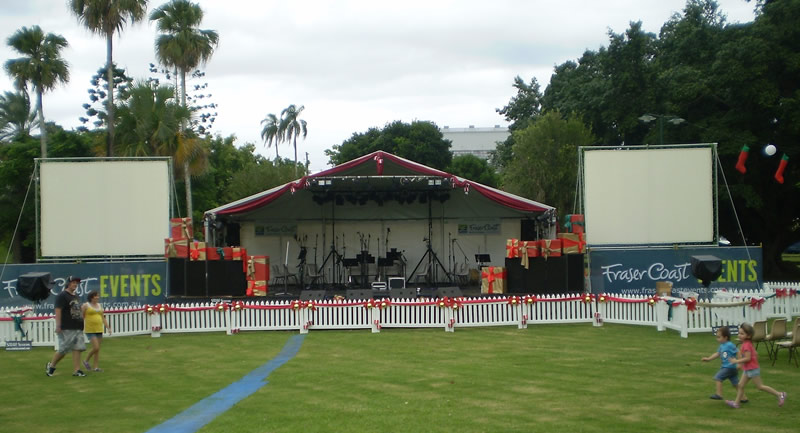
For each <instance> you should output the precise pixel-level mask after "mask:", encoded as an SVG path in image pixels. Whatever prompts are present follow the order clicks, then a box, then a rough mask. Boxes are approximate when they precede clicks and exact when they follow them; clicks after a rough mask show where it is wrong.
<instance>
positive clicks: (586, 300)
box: [581, 293, 594, 304]
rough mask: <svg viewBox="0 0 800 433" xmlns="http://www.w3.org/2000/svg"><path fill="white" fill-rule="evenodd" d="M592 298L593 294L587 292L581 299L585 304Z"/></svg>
mask: <svg viewBox="0 0 800 433" xmlns="http://www.w3.org/2000/svg"><path fill="white" fill-rule="evenodd" d="M592 299H594V295H592V294H591V293H587V294H586V295H584V296H583V298H582V299H581V300H582V301H583V302H584V303H585V304H588V303H589V302H592Z"/></svg>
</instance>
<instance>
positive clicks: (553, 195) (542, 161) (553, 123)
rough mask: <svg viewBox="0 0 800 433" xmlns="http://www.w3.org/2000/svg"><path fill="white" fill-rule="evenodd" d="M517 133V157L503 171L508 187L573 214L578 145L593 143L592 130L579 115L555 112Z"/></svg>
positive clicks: (505, 184) (515, 133)
mask: <svg viewBox="0 0 800 433" xmlns="http://www.w3.org/2000/svg"><path fill="white" fill-rule="evenodd" d="M514 136H515V140H514V141H515V143H514V155H516V157H515V158H514V159H513V160H512V161H511V163H510V164H509V165H508V167H507V169H506V171H505V172H504V174H503V177H504V179H503V185H504V187H505V189H506V190H507V191H509V192H512V193H515V194H519V195H521V196H523V197H527V198H530V199H532V200H537V201H540V202H542V203H548V204H550V205H552V206H555V207H556V209H559V210H561V211H562V212H565V213H572V210H574V207H575V206H574V204H575V200H574V197H575V183H576V181H577V176H576V174H577V172H578V147H580V146H588V145H590V144H592V141H593V140H594V137H593V136H592V134H591V132H590V131H589V129H588V128H587V127H586V126H585V125H584V124H583V122H582V121H581V120H580V119H579V118H578V117H577V116H574V115H572V116H569V117H568V118H566V119H564V118H562V117H561V115H560V114H559V113H558V112H557V111H551V112H548V113H546V114H544V115H543V116H541V117H540V118H539V119H538V120H537V121H536V122H535V123H533V124H532V125H530V126H528V127H527V128H525V129H522V130H518V131H515V132H514Z"/></svg>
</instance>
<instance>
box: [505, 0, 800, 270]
mask: <svg viewBox="0 0 800 433" xmlns="http://www.w3.org/2000/svg"><path fill="white" fill-rule="evenodd" d="M758 5H759V7H760V8H761V9H760V13H759V14H758V16H757V17H756V19H755V21H754V22H752V23H748V24H740V25H728V24H727V23H726V20H725V17H724V15H723V13H722V11H720V10H719V9H718V6H717V4H716V3H715V2H713V1H711V0H689V1H688V2H687V4H686V7H685V9H684V11H683V13H682V14H675V15H674V16H673V17H672V18H671V19H670V20H669V21H668V22H666V23H665V24H664V25H663V26H662V28H661V31H660V33H659V34H658V35H655V34H652V33H647V32H645V31H643V29H642V25H641V23H639V22H634V23H631V25H630V27H629V28H628V29H626V30H625V31H624V32H622V33H619V34H618V33H614V32H613V31H609V44H608V46H607V47H602V48H600V49H598V50H596V51H594V50H587V51H586V52H584V53H583V55H582V56H581V57H580V58H579V59H578V60H577V61H567V62H565V63H563V64H561V65H557V66H556V67H555V70H554V73H553V75H552V77H551V79H550V84H549V85H548V86H547V89H545V92H544V95H543V96H542V97H541V104H542V107H541V111H542V113H548V112H554V111H558V112H560V113H561V115H563V116H569V115H576V116H578V118H579V119H581V120H582V121H583V122H584V123H585V124H586V125H588V127H589V129H590V130H591V132H592V134H593V135H594V136H595V137H596V140H595V141H594V144H598V145H622V144H628V145H637V144H656V143H659V142H661V141H662V140H663V142H664V143H718V155H719V163H720V164H719V167H720V168H721V170H722V173H721V174H722V175H720V176H719V177H718V178H719V182H720V183H719V185H718V191H719V203H720V206H719V226H720V234H721V235H723V236H725V237H727V238H728V239H730V240H731V241H732V242H734V244H739V245H741V244H743V243H745V242H746V243H747V244H748V245H758V244H761V245H763V248H764V250H763V251H764V265H765V266H764V269H765V274H766V277H767V278H775V279H777V278H785V277H786V276H787V275H786V274H787V273H789V272H791V271H792V268H790V267H785V266H783V263H782V262H781V259H780V253H781V252H782V251H783V250H784V249H785V248H786V247H787V246H788V245H790V244H792V243H794V242H797V241H799V240H800V200H795V199H794V198H793V197H797V195H798V193H799V192H800V191H799V190H798V189H800V183H799V182H798V175H799V174H800V168H798V165H797V163H796V162H795V160H796V159H798V158H800V124H798V122H797V121H796V119H798V118H800V49H798V41H800V27H799V26H797V25H796V24H797V22H800V0H781V1H772V2H763V4H762V3H761V2H759V3H758ZM535 84H536V83H535V81H534V82H532V83H531V84H530V85H525V84H524V82H522V80H520V79H519V78H517V79H516V80H515V84H514V87H516V88H517V89H518V94H517V96H515V97H514V98H512V100H511V101H510V103H509V105H508V106H506V107H504V108H503V110H502V111H501V114H504V115H506V117H507V120H509V121H512V122H514V123H512V126H513V127H514V128H515V129H523V128H524V127H528V125H529V124H534V125H535V124H536V123H537V122H539V121H540V120H539V118H541V114H539V115H537V114H536V112H537V108H538V105H537V104H538V103H539V101H540V99H539V98H536V86H535ZM520 104H522V105H526V104H527V105H531V109H530V110H527V111H526V110H524V109H523V108H524V107H517V106H516V105H520ZM531 113H533V114H531ZM645 114H649V115H651V116H653V117H655V118H656V119H657V121H656V122H651V123H645V122H643V121H642V120H641V119H640V118H641V117H642V116H643V115H645ZM670 118H680V119H683V120H684V121H683V122H681V123H679V124H672V123H670V122H667V121H665V120H666V119H670ZM518 124H521V125H523V128H519V127H518ZM517 137H518V135H517V134H515V135H513V136H512V140H510V142H507V143H506V144H505V145H504V146H500V147H498V150H497V153H496V157H495V160H494V161H495V163H496V164H497V166H499V167H500V168H504V167H505V166H507V165H508V164H509V163H510V162H509V161H512V160H516V159H519V158H521V155H520V154H519V153H517V152H515V151H514V149H513V147H512V146H513V142H514V141H515V140H517ZM541 139H544V137H542V138H541ZM769 143H772V144H774V145H776V146H777V148H778V150H779V153H778V154H777V156H775V157H773V158H767V157H765V156H763V155H762V154H761V152H760V150H761V149H762V148H763V147H764V146H765V145H767V144H769ZM744 145H747V146H749V147H750V149H751V152H750V153H751V155H750V158H749V160H748V163H747V173H746V174H740V173H739V172H737V171H735V170H734V166H735V164H736V158H737V157H738V154H739V151H740V149H741V148H742V146H744ZM509 150H511V154H510V155H509ZM784 154H785V155H786V156H787V157H789V158H790V161H789V165H788V168H787V169H786V173H785V174H784V177H785V179H786V182H785V183H783V184H780V183H778V182H776V181H775V179H773V176H774V174H775V172H776V169H777V167H778V163H779V161H780V158H781V157H782V155H784ZM517 163H518V164H519V162H517ZM531 163H532V162H531ZM553 166H554V167H557V170H574V167H575V165H574V164H570V165H563V164H560V163H555V161H553ZM529 169H530V170H531V171H533V167H529ZM576 175H577V174H576V173H575V172H574V171H572V172H571V173H569V174H568V175H566V176H565V178H574V177H576ZM505 180H506V183H505V185H504V186H505V187H506V188H508V189H509V190H511V191H525V189H524V188H521V187H520V185H519V184H517V183H515V181H514V180H513V179H512V178H510V177H506V178H505ZM728 187H729V188H730V193H731V196H732V197H733V202H731V201H730V200H729V198H728ZM529 193H533V192H527V193H526V194H529ZM543 194H544V192H543V191H539V192H538V193H536V194H535V195H533V196H529V197H530V198H532V199H535V200H540V201H544V202H545V203H547V204H550V205H556V204H557V203H556V201H553V200H552V199H551V200H544V198H543V197H544V195H543ZM571 195H572V194H571ZM570 201H571V200H570ZM734 205H735V212H734V207H733V206H734ZM558 207H559V211H560V212H561V213H564V212H563V208H562V207H561V206H558ZM567 209H571V207H567ZM679 211H690V210H679ZM737 214H738V221H737ZM740 227H741V230H740Z"/></svg>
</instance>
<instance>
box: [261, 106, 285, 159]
mask: <svg viewBox="0 0 800 433" xmlns="http://www.w3.org/2000/svg"><path fill="white" fill-rule="evenodd" d="M261 124H262V125H264V128H262V129H261V139H262V140H264V144H266V145H267V147H271V146H272V145H273V144H274V145H275V161H278V160H279V159H280V156H279V155H278V143H280V142H281V141H282V140H281V138H282V137H281V135H280V127H281V125H280V121H279V120H278V116H276V115H274V114H272V113H269V114H267V117H265V118H264V120H262V121H261Z"/></svg>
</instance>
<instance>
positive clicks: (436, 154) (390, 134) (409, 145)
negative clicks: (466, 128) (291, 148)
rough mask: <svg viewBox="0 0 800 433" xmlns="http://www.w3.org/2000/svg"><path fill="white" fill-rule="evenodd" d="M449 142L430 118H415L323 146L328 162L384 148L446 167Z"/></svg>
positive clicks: (431, 165) (404, 156)
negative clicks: (329, 146) (325, 147)
mask: <svg viewBox="0 0 800 433" xmlns="http://www.w3.org/2000/svg"><path fill="white" fill-rule="evenodd" d="M451 144H452V143H451V142H450V140H447V139H445V138H444V136H443V135H442V131H441V130H440V129H439V127H438V126H436V124H434V123H433V122H425V121H421V120H415V121H413V122H411V123H403V122H402V121H399V120H397V121H394V122H392V123H387V124H386V126H384V127H383V129H377V128H370V129H369V130H367V132H364V133H354V134H353V136H352V137H350V138H348V139H347V140H345V141H343V142H342V144H340V145H338V144H335V145H333V147H332V149H326V150H325V155H327V156H328V161H329V163H330V164H334V165H335V164H342V163H345V162H347V161H350V160H351V159H355V158H358V157H359V156H363V155H366V154H368V153H372V152H375V151H376V150H383V151H384V152H389V153H392V154H394V155H397V156H401V157H403V158H407V159H410V160H412V161H417V162H419V163H422V164H425V165H427V166H429V167H433V168H436V169H439V170H446V169H447V167H448V166H450V162H451V161H452V159H453V152H451V151H450V145H451Z"/></svg>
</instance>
